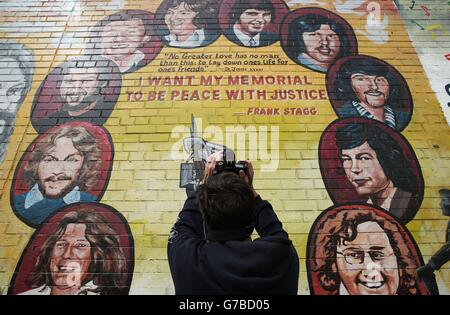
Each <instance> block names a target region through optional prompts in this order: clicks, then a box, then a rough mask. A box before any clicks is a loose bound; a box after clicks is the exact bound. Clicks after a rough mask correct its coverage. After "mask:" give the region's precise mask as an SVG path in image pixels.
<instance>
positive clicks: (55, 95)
mask: <svg viewBox="0 0 450 315" xmlns="http://www.w3.org/2000/svg"><path fill="white" fill-rule="evenodd" d="M121 82H122V78H121V74H120V70H119V68H118V67H117V65H116V64H115V63H114V62H113V61H111V60H109V59H106V58H104V57H101V56H92V57H90V56H81V57H76V58H74V59H71V60H70V61H68V62H66V63H64V64H62V65H60V66H58V67H57V68H55V69H54V70H53V71H52V72H50V74H49V75H48V76H47V78H46V79H45V80H44V82H43V83H42V85H41V87H40V88H39V90H38V92H37V93H36V97H35V99H34V104H33V108H32V110H31V122H32V124H33V126H34V127H35V129H36V130H37V131H38V132H39V133H42V132H45V131H46V130H48V129H49V128H51V127H53V126H55V125H60V124H64V123H66V122H69V121H86V122H91V123H94V124H97V125H103V124H104V123H105V122H106V120H107V119H108V118H109V116H110V114H111V112H112V110H113V108H114V106H115V104H116V101H117V99H118V97H119V94H120V88H121Z"/></svg>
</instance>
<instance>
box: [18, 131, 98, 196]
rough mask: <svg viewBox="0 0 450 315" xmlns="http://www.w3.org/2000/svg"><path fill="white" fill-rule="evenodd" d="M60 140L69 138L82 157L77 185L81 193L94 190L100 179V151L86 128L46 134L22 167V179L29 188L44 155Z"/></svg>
mask: <svg viewBox="0 0 450 315" xmlns="http://www.w3.org/2000/svg"><path fill="white" fill-rule="evenodd" d="M60 138H69V139H71V140H72V142H73V146H74V147H75V148H76V149H77V150H78V151H79V152H80V154H81V155H82V156H83V158H84V161H83V165H82V166H81V170H80V176H79V178H78V181H77V182H78V185H79V187H80V189H81V190H82V191H88V190H92V189H94V188H95V186H96V184H97V181H98V179H99V177H100V173H101V166H102V159H101V150H100V148H99V144H98V143H97V141H96V139H95V138H94V137H93V136H92V135H91V134H90V133H89V132H88V131H87V130H86V128H84V127H81V126H77V127H70V126H67V127H62V128H60V129H58V130H57V131H56V132H54V133H48V134H47V135H45V136H44V137H43V138H41V139H39V141H38V142H36V144H35V146H34V148H33V151H32V152H31V154H30V157H29V158H28V159H27V160H26V162H25V166H24V173H23V178H24V180H25V182H26V183H27V184H28V185H30V187H31V186H33V185H34V184H35V183H36V179H37V178H38V175H37V168H38V165H39V163H40V162H41V160H42V158H43V157H44V156H45V154H46V153H47V152H48V151H49V150H50V149H51V148H53V147H54V146H55V144H56V141H57V140H58V139H60Z"/></svg>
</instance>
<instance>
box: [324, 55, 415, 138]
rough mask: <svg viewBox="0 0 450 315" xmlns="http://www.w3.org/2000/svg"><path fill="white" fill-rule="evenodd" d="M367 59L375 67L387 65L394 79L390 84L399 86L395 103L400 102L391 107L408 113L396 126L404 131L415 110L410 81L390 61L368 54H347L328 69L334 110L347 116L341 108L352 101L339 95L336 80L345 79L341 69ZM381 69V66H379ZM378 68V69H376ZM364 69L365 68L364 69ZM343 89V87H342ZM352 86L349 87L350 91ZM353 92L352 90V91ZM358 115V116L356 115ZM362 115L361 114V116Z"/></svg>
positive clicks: (328, 87) (329, 91) (327, 84)
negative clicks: (341, 75)
mask: <svg viewBox="0 0 450 315" xmlns="http://www.w3.org/2000/svg"><path fill="white" fill-rule="evenodd" d="M365 60H368V61H369V62H373V65H374V66H375V67H385V68H387V70H388V75H389V74H391V75H392V78H391V80H393V82H392V83H394V84H391V85H390V86H393V87H394V88H396V87H398V88H399V91H398V92H397V91H396V93H395V94H394V95H395V96H394V97H396V98H397V100H395V103H397V102H399V103H400V104H399V105H397V106H391V108H392V109H393V110H394V112H395V111H401V112H404V113H408V117H407V119H406V120H405V121H404V122H402V124H401V125H399V126H398V128H395V129H396V130H397V131H403V130H404V129H405V128H406V127H407V126H408V124H409V122H410V121H411V117H412V115H413V110H414V104H413V98H412V95H411V91H410V89H409V86H408V82H406V80H405V78H404V77H403V76H402V74H401V73H400V72H399V71H398V70H397V69H396V68H395V67H394V66H392V65H390V64H389V63H387V62H385V61H383V60H381V59H378V58H375V57H372V56H367V55H355V56H347V57H343V58H341V59H339V60H336V61H335V62H334V63H333V64H332V65H331V67H330V68H329V69H328V72H327V74H326V79H325V81H326V87H327V93H328V98H329V99H330V103H331V105H332V107H333V110H334V112H335V113H336V115H337V116H338V117H340V118H346V117H341V115H340V114H339V110H340V108H341V107H342V106H343V105H344V103H345V102H346V101H351V100H350V99H344V98H342V97H339V96H338V94H339V91H338V90H336V89H339V87H336V82H337V81H338V82H342V81H344V80H345V79H343V78H341V77H340V71H341V70H342V68H343V67H345V66H346V65H348V64H352V63H355V62H364V61H365ZM378 69H379V68H378ZM375 70H376V69H375ZM362 71H364V69H363V70H362ZM349 84H350V82H349ZM341 89H342V88H341ZM350 89H351V88H349V91H350ZM349 91H346V93H349ZM350 93H352V92H350ZM392 94H393V93H390V96H389V97H391V96H392ZM356 117H358V116H356ZM359 117H360V116H359Z"/></svg>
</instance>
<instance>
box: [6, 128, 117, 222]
mask: <svg viewBox="0 0 450 315" xmlns="http://www.w3.org/2000/svg"><path fill="white" fill-rule="evenodd" d="M108 137H109V136H107V135H106V131H103V129H101V127H98V126H93V125H92V124H88V123H84V124H83V123H79V124H77V123H72V124H70V123H69V124H65V125H62V126H60V127H55V128H53V129H51V130H49V132H47V133H45V134H44V135H42V136H40V137H38V138H37V139H36V140H35V141H34V143H32V144H31V147H30V148H29V150H27V152H26V153H25V155H24V157H23V158H22V161H21V163H19V167H18V169H17V171H16V174H15V179H14V181H15V182H14V184H13V187H12V189H13V198H12V206H13V209H14V210H15V212H16V215H17V216H19V218H21V219H22V220H23V221H24V222H25V223H27V224H28V225H31V226H38V225H39V224H41V223H42V221H43V220H45V219H46V218H47V217H48V216H49V215H50V214H51V213H53V212H54V211H56V210H57V209H59V208H61V207H63V206H65V205H68V204H72V203H75V202H81V201H83V202H94V201H97V200H98V199H99V196H100V194H101V192H102V191H103V190H102V188H104V187H102V186H105V183H106V182H107V178H105V175H106V176H107V174H105V173H108V168H109V167H108V164H109V165H111V163H112V156H111V155H112V148H111V146H112V145H111V143H108V142H110V140H109V139H108ZM20 185H22V187H19V186H20ZM25 187H26V188H28V189H25ZM19 188H20V189H19ZM24 190H25V192H23V191H24Z"/></svg>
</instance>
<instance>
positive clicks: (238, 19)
mask: <svg viewBox="0 0 450 315" xmlns="http://www.w3.org/2000/svg"><path fill="white" fill-rule="evenodd" d="M275 17H276V10H275V6H274V4H273V3H272V1H271V0H250V1H249V0H239V1H236V2H235V3H234V4H233V6H232V8H231V11H230V22H231V25H230V28H228V29H227V30H225V31H224V34H225V36H226V37H227V38H228V39H229V40H231V41H232V42H234V43H236V44H239V45H240V46H245V47H263V46H268V45H271V44H273V43H274V42H276V41H277V40H278V34H275V33H274V32H271V31H270V30H269V26H270V25H271V24H272V23H274V20H275Z"/></svg>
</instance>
